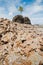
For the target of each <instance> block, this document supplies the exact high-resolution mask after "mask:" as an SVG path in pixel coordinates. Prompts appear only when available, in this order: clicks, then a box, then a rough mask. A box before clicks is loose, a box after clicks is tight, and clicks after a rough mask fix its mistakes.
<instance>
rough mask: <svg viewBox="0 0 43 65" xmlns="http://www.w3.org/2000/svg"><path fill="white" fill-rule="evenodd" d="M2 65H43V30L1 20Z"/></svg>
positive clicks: (0, 56)
mask: <svg viewBox="0 0 43 65" xmlns="http://www.w3.org/2000/svg"><path fill="white" fill-rule="evenodd" d="M0 65H43V28H40V27H38V26H34V25H29V24H21V23H17V22H11V21H9V20H8V19H0Z"/></svg>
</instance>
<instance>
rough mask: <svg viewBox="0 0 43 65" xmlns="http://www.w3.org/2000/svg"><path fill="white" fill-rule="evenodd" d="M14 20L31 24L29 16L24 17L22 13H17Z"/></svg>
mask: <svg viewBox="0 0 43 65" xmlns="http://www.w3.org/2000/svg"><path fill="white" fill-rule="evenodd" d="M12 21H13V22H18V23H24V24H31V21H30V19H29V18H28V17H23V16H22V15H16V16H14V17H13V19H12Z"/></svg>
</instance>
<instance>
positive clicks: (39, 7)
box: [0, 0, 43, 24]
mask: <svg viewBox="0 0 43 65" xmlns="http://www.w3.org/2000/svg"><path fill="white" fill-rule="evenodd" d="M19 6H22V7H23V8H24V11H23V12H22V15H23V16H28V17H29V18H30V20H31V22H32V24H43V0H0V18H2V17H4V18H8V19H12V18H13V16H15V15H18V14H21V13H20V12H19V11H18V7H19Z"/></svg>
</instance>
